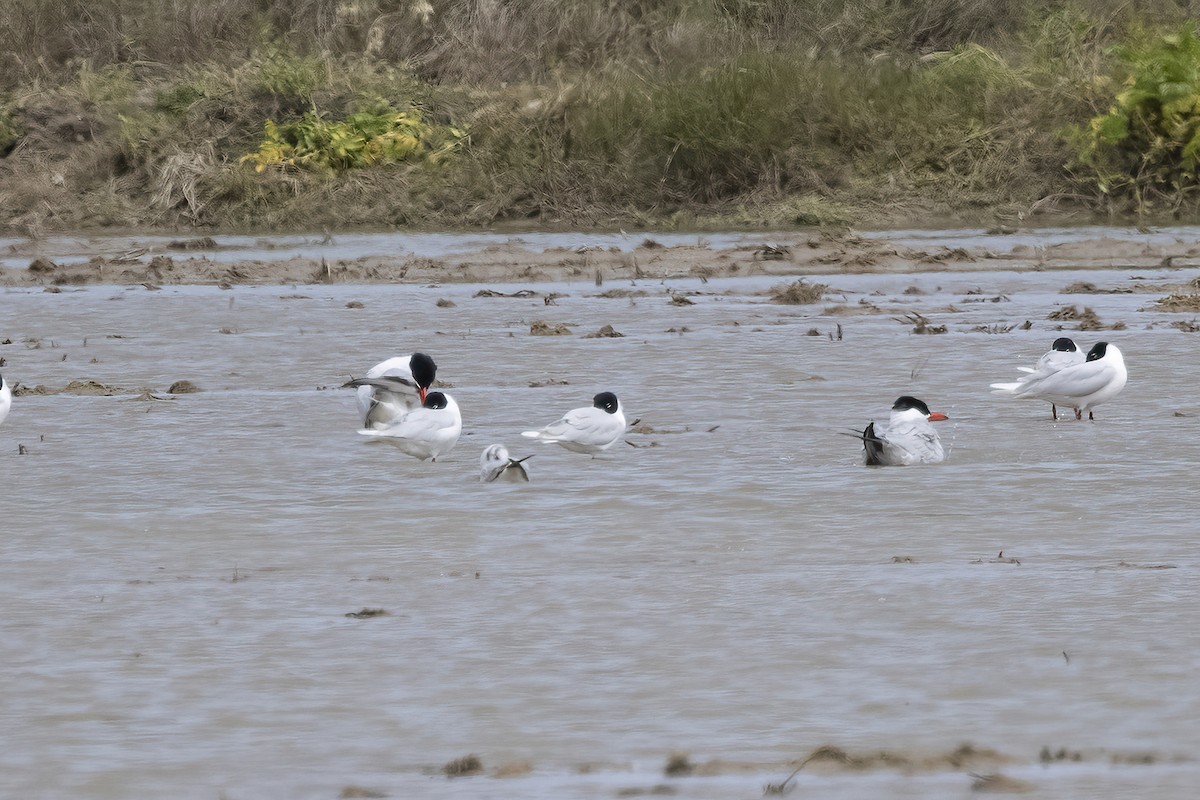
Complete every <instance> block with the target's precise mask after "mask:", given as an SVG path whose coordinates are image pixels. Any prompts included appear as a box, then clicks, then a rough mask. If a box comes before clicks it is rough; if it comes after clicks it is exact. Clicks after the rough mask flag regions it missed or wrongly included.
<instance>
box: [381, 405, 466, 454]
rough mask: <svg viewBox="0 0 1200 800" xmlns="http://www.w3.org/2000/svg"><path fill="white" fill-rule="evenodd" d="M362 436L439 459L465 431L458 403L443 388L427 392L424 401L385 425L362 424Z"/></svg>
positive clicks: (401, 449)
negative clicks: (438, 390) (363, 426)
mask: <svg viewBox="0 0 1200 800" xmlns="http://www.w3.org/2000/svg"><path fill="white" fill-rule="evenodd" d="M358 432H359V433H360V434H361V435H363V436H370V437H373V438H374V439H376V440H378V441H381V442H387V443H388V444H390V445H394V446H395V447H398V448H400V451H401V452H403V453H407V454H408V455H410V456H412V457H414V458H419V459H421V460H422V461H424V460H425V459H427V458H428V459H432V460H434V461H437V460H438V457H439V456H444V455H445V454H446V453H449V452H450V451H451V450H453V449H454V445H455V444H456V443H457V442H458V437H459V435H460V434H461V433H462V415H461V414H460V413H459V411H458V403H456V402H454V398H453V397H451V396H450V395H448V394H444V393H443V392H430V393H429V394H427V395H425V404H424V405H422V406H421V407H420V408H416V409H413V410H412V411H409V412H408V413H407V414H405V415H404V416H402V417H401V418H400V419H399V420H397V421H396V422H394V423H392V424H391V425H389V426H387V427H386V428H362V429H360V430H359V431H358Z"/></svg>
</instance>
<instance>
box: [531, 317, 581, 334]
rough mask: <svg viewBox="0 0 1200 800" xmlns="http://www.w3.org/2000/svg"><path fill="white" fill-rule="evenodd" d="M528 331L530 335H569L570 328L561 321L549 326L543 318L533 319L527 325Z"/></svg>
mask: <svg viewBox="0 0 1200 800" xmlns="http://www.w3.org/2000/svg"><path fill="white" fill-rule="evenodd" d="M529 333H530V335H532V336H569V335H570V333H571V329H570V328H568V327H567V326H566V325H564V324H563V323H561V322H560V323H558V324H557V325H554V326H553V327H551V326H550V323H548V322H546V321H545V320H542V319H535V320H534V321H533V322H532V323H530V325H529Z"/></svg>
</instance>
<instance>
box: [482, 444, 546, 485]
mask: <svg viewBox="0 0 1200 800" xmlns="http://www.w3.org/2000/svg"><path fill="white" fill-rule="evenodd" d="M531 458H533V456H525V458H512V457H511V456H509V454H508V448H507V447H505V446H504V445H502V444H492V445H488V446H487V448H485V449H484V451H483V454H482V455H480V456H479V480H480V481H482V482H483V483H491V482H493V481H496V480H501V481H508V482H510V483H522V482H524V483H528V482H529V472H527V471H526V469H525V464H524V462H526V461H528V460H529V459H531Z"/></svg>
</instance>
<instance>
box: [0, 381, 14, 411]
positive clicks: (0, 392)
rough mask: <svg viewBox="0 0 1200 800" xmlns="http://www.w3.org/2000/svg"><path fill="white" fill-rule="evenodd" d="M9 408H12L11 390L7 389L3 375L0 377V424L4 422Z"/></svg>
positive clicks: (6, 382)
mask: <svg viewBox="0 0 1200 800" xmlns="http://www.w3.org/2000/svg"><path fill="white" fill-rule="evenodd" d="M10 408H12V389H10V388H8V381H6V380H4V376H3V375H0V422H4V419H5V417H7V416H8V410H9V409H10Z"/></svg>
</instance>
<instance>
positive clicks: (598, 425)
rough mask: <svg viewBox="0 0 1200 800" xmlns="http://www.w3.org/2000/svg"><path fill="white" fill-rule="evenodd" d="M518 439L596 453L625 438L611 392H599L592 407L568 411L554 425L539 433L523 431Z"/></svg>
mask: <svg viewBox="0 0 1200 800" xmlns="http://www.w3.org/2000/svg"><path fill="white" fill-rule="evenodd" d="M521 435H522V436H528V437H530V438H531V439H537V440H538V441H540V442H543V443H545V444H550V443H554V444H557V445H560V446H562V447H565V448H566V449H568V450H570V451H572V452H575V453H593V454H594V453H599V452H600V451H601V450H607V449H608V448H610V447H612V446H613V445H614V444H616V443H617V442H619V441H621V438H622V437H623V436H624V435H625V413H624V412H623V411H622V410H621V402H620V401H619V400H617V396H616V395H615V394H613V393H612V392H601V393H600V394H598V395H596V396H595V397H593V398H592V404H591V405H590V406H586V407H584V408H576V409H572V410H571V411H568V412H567V413H566V414H564V415H563V418H562V419H560V420H559V421H558V422H551V423H550V424H549V425H547V426H546V427H544V428H542V429H541V430H540V431H524V432H523V433H522V434H521Z"/></svg>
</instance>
